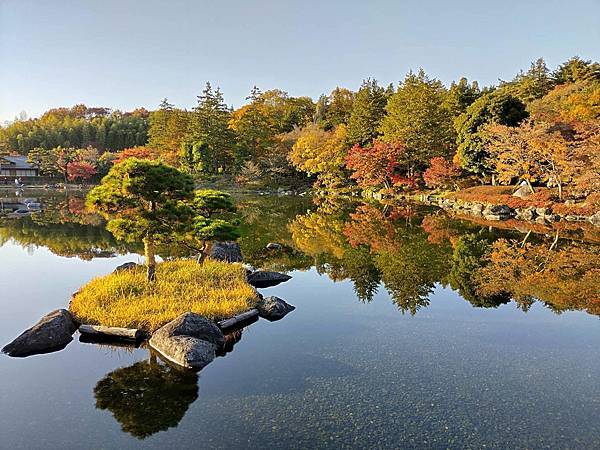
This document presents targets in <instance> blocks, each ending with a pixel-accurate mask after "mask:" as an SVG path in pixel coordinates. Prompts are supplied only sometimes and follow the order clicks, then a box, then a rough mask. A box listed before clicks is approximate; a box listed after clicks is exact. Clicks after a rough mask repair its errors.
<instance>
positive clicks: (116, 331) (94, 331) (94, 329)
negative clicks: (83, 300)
mask: <svg viewBox="0 0 600 450" xmlns="http://www.w3.org/2000/svg"><path fill="white" fill-rule="evenodd" d="M79 332H80V333H81V334H85V335H86V336H90V337H96V338H104V339H123V340H127V341H139V340H141V339H143V338H144V337H145V335H146V333H145V332H144V331H143V330H138V329H134V328H117V327H104V326H102V325H80V326H79Z"/></svg>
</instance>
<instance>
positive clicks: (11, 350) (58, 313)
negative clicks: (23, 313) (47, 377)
mask: <svg viewBox="0 0 600 450" xmlns="http://www.w3.org/2000/svg"><path fill="white" fill-rule="evenodd" d="M76 329H77V323H76V321H75V319H74V318H73V316H72V315H71V313H70V312H69V311H67V310H66V309H57V310H55V311H52V312H50V313H48V314H46V315H45V316H44V317H42V318H41V319H40V320H39V321H38V322H37V323H36V324H35V325H34V326H32V327H31V328H29V329H28V330H26V331H24V332H23V333H21V334H20V335H19V336H18V337H17V338H16V339H15V340H14V341H12V342H11V343H10V344H7V345H6V346H5V347H4V348H3V349H2V351H3V352H4V353H6V354H8V355H9V356H29V355H35V354H38V353H50V352H55V351H57V350H62V349H63V348H65V347H66V345H67V344H68V343H69V342H71V341H72V340H73V333H74V332H75V330H76Z"/></svg>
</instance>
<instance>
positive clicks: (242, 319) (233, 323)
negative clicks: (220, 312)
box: [217, 308, 258, 330]
mask: <svg viewBox="0 0 600 450" xmlns="http://www.w3.org/2000/svg"><path fill="white" fill-rule="evenodd" d="M257 320H258V310H257V309H254V308H253V309H250V310H248V311H246V312H243V313H241V314H238V315H237V316H233V317H231V318H230V319H226V320H222V321H220V322H219V323H217V325H218V326H219V328H220V329H221V330H225V329H229V328H233V327H239V326H241V325H246V324H248V323H252V322H256V321H257Z"/></svg>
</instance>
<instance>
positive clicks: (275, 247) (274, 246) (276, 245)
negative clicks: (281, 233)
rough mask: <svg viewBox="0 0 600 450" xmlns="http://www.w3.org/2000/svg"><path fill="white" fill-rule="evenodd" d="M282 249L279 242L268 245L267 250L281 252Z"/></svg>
mask: <svg viewBox="0 0 600 450" xmlns="http://www.w3.org/2000/svg"><path fill="white" fill-rule="evenodd" d="M282 247H283V246H282V245H281V244H280V243H278V242H269V243H268V244H267V250H281V249H282Z"/></svg>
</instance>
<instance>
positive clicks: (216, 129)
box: [188, 82, 235, 173]
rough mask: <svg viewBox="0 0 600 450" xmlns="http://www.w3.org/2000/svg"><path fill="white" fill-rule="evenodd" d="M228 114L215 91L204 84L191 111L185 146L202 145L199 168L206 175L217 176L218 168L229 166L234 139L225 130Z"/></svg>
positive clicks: (208, 84)
mask: <svg viewBox="0 0 600 450" xmlns="http://www.w3.org/2000/svg"><path fill="white" fill-rule="evenodd" d="M230 118H231V110H230V109H229V108H228V107H227V105H226V104H225V101H224V99H223V94H222V93H221V91H220V89H219V88H216V89H215V90H213V88H212V86H211V84H210V83H209V82H207V83H206V86H205V88H204V90H203V91H202V94H201V95H199V96H198V104H197V106H196V107H195V108H194V112H193V115H192V122H191V130H190V135H189V137H188V142H189V143H191V144H192V146H193V145H195V144H197V143H202V144H203V145H205V146H206V150H207V152H208V157H207V159H206V162H208V161H210V164H206V165H204V166H203V170H204V171H206V172H211V173H217V172H218V171H219V169H220V168H224V167H227V166H229V165H231V163H232V162H233V156H234V155H233V153H234V147H235V135H234V133H233V131H232V130H231V129H230V128H229V120H230Z"/></svg>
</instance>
